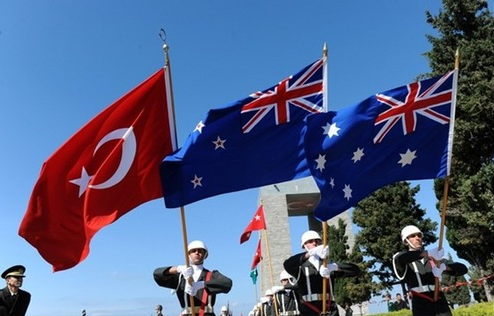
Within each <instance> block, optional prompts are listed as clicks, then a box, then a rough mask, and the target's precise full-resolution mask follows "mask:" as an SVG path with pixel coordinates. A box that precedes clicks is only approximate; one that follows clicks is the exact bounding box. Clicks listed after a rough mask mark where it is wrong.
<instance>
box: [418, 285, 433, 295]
mask: <svg viewBox="0 0 494 316" xmlns="http://www.w3.org/2000/svg"><path fill="white" fill-rule="evenodd" d="M435 288H436V287H435V286H434V285H422V286H417V287H414V288H412V291H414V292H417V293H424V292H433V291H434V290H435Z"/></svg>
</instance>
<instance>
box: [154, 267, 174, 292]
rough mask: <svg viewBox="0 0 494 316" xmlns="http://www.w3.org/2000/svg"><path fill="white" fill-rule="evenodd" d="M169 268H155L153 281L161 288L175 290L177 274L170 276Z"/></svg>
mask: <svg viewBox="0 0 494 316" xmlns="http://www.w3.org/2000/svg"><path fill="white" fill-rule="evenodd" d="M170 268H171V267H164V268H157V269H155V270H154V273H153V277H154V281H155V282H156V283H157V284H158V285H159V286H162V287H167V288H170V289H176V288H177V286H178V281H179V274H170V273H169V272H168V271H169V270H170Z"/></svg>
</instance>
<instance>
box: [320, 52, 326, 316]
mask: <svg viewBox="0 0 494 316" xmlns="http://www.w3.org/2000/svg"><path fill="white" fill-rule="evenodd" d="M322 55H323V57H324V58H325V59H327V58H328V46H327V45H326V43H324V46H323V50H322ZM326 62H327V60H326V61H325V63H326ZM324 71H326V67H325V69H324ZM323 77H325V73H324V74H323ZM324 84H326V81H324ZM323 89H324V91H323V94H324V100H323V104H324V109H325V110H326V111H327V110H328V108H327V106H328V105H327V95H326V86H324V87H323ZM322 231H323V237H322V243H323V247H326V245H327V238H328V224H327V222H326V221H323V222H322ZM322 264H323V266H326V265H327V258H324V259H323V260H322ZM327 284H328V282H327V280H326V279H325V278H322V311H321V314H322V315H324V314H326V309H327V306H326V305H327V299H326V294H327V292H328V289H327Z"/></svg>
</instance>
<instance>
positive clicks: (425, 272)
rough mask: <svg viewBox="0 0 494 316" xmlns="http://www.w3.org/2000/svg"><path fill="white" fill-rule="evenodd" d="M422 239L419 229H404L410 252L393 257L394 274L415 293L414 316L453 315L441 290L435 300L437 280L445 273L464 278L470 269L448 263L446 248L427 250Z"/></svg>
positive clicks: (409, 227)
mask: <svg viewBox="0 0 494 316" xmlns="http://www.w3.org/2000/svg"><path fill="white" fill-rule="evenodd" d="M422 237H423V234H422V231H421V230H420V229H419V228H418V227H417V226H414V225H408V226H405V227H404V228H403V229H402V230H401V240H402V241H403V244H404V246H405V247H406V248H407V250H405V251H402V252H398V253H396V254H395V255H394V256H393V268H394V272H395V274H396V276H397V278H398V279H399V280H403V281H404V282H405V283H406V284H407V287H408V290H409V291H410V292H411V293H412V314H413V316H451V310H450V309H449V306H448V302H447V300H446V297H445V296H444V293H443V292H441V291H440V289H439V296H438V298H437V300H436V298H435V295H434V293H435V290H436V288H435V278H439V280H441V276H442V274H443V273H445V274H449V275H452V276H460V275H463V274H465V273H467V267H466V266H465V265H464V264H462V263H455V262H446V261H445V260H444V250H443V249H438V248H431V249H429V250H428V251H425V250H424V249H423V243H422Z"/></svg>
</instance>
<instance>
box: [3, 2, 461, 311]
mask: <svg viewBox="0 0 494 316" xmlns="http://www.w3.org/2000/svg"><path fill="white" fill-rule="evenodd" d="M440 6H441V3H440V1H438V0H434V1H432V0H414V1H395V0H387V1H384V0H376V1H291V0H287V1H258V0H254V1H216V0H207V1H154V0H146V1H130V0H122V1H95V0H88V1H61V0H57V1H54V0H47V1H42V2H41V1H25V0H16V1H14V0H11V1H6V0H0V105H1V108H2V114H1V115H0V118H1V124H0V128H1V132H2V133H1V134H2V135H3V137H2V139H1V146H2V148H3V149H2V155H0V159H1V160H0V161H1V163H0V175H1V177H2V180H3V181H2V183H1V184H0V205H1V214H2V216H1V218H2V224H3V225H2V226H3V228H2V230H0V240H1V243H0V245H1V246H0V250H1V252H2V255H0V270H2V271H3V269H4V268H7V267H9V266H11V265H14V264H24V265H25V266H26V267H27V272H26V274H27V278H26V279H25V283H24V289H25V290H28V291H29V292H31V293H32V295H33V298H32V302H31V306H30V308H29V315H31V316H58V315H64V316H70V315H80V313H81V310H82V309H86V310H87V315H88V316H117V315H118V316H133V315H136V316H137V315H141V316H142V315H151V314H152V313H153V307H154V305H156V304H162V305H164V307H165V310H164V311H165V315H178V312H179V305H178V302H177V301H176V298H175V297H174V296H172V295H171V294H170V291H169V290H166V289H163V288H160V287H158V286H157V285H156V284H155V283H154V281H153V279H152V272H153V270H154V269H155V268H156V267H159V266H165V265H174V264H182V263H183V262H184V254H183V250H182V247H183V246H182V232H181V225H180V213H179V211H178V210H177V209H166V208H165V207H164V203H163V201H162V200H161V199H159V200H155V201H151V202H148V203H146V204H144V205H141V206H139V207H138V208H136V209H134V210H133V211H131V212H130V213H128V214H127V215H125V216H124V217H122V218H121V219H120V220H118V221H117V222H115V223H114V224H112V225H110V226H108V227H105V228H103V229H102V230H101V231H100V232H99V233H98V234H96V236H95V237H94V238H93V240H92V242H91V252H90V254H89V257H88V258H87V259H86V260H85V261H83V262H82V263H80V264H79V265H77V266H76V267H74V268H72V269H70V270H66V271H61V272H57V273H53V272H52V269H51V265H49V264H48V263H47V262H45V261H44V260H43V259H42V258H41V256H39V254H38V252H37V251H36V249H34V248H33V247H32V246H31V245H29V244H28V243H27V242H26V241H25V240H24V239H22V238H21V237H19V236H18V234H17V230H18V227H19V224H20V222H21V219H22V217H23V215H24V213H25V210H26V206H27V202H28V199H29V196H30V194H31V190H32V188H33V186H34V183H35V182H36V180H37V177H38V174H39V171H40V168H41V165H42V163H43V162H44V161H45V160H46V159H47V158H48V157H49V156H50V155H51V154H52V153H53V152H54V151H55V150H56V149H57V148H58V147H59V146H61V145H62V144H63V143H64V142H65V141H66V140H67V139H68V138H69V137H70V136H71V135H72V134H74V133H75V132H76V131H77V130H79V128H80V127H82V126H83V125H84V124H85V123H86V122H87V121H89V120H90V119H91V118H92V117H94V116H95V115H96V114H98V113H99V112H100V111H102V110H103V109H104V108H106V107H107V106H109V105H110V104H111V103H113V102H114V101H115V100H117V99H118V98H119V97H121V96H122V95H123V94H125V93H126V92H128V91H129V90H131V89H132V88H133V87H135V86H136V85H137V84H139V83H140V82H142V81H143V80H145V79H146V78H148V77H149V76H150V75H151V74H153V73H154V72H155V71H156V70H157V69H159V68H160V67H162V66H163V59H164V57H163V51H162V44H163V43H162V41H161V39H160V38H159V36H158V33H159V30H160V29H161V28H164V29H166V32H167V43H168V45H169V47H170V58H171V64H172V80H173V89H174V96H175V107H176V119H177V132H178V138H179V144H182V143H183V141H184V140H185V138H186V137H187V135H188V134H189V133H190V132H191V131H192V130H193V129H194V127H195V125H196V124H197V122H198V121H200V120H201V119H203V118H204V116H205V114H206V112H207V111H208V110H209V109H211V108H217V107H222V106H223V105H225V104H227V103H229V102H230V101H234V100H237V99H240V98H243V97H245V96H247V95H248V94H250V93H252V92H254V91H257V90H263V89H265V88H268V87H270V86H272V85H273V84H275V83H277V82H278V81H280V80H281V79H284V78H285V77H287V76H288V75H291V74H292V73H295V72H297V71H298V70H300V69H302V68H303V67H304V66H306V65H307V64H309V63H310V62H312V61H314V60H315V59H317V58H319V57H320V56H321V54H322V47H323V44H324V43H325V42H326V43H327V44H328V47H329V59H328V105H329V108H330V109H338V108H342V107H345V106H348V105H351V104H353V103H355V102H357V101H360V100H362V99H364V98H367V97H368V96H369V95H371V94H373V93H376V92H380V91H385V90H388V89H391V88H394V87H397V86H401V85H403V84H407V83H409V82H412V81H413V80H414V79H415V78H416V76H418V75H419V74H421V73H425V72H428V71H429V68H428V63H427V60H426V59H425V57H424V56H423V53H424V52H426V51H428V50H429V49H430V45H429V43H428V42H427V40H426V38H425V35H426V34H433V33H434V31H433V30H432V29H431V27H430V26H429V25H428V24H426V22H425V11H426V10H430V11H432V12H433V13H437V12H438V10H439V7H440ZM452 66H453V65H452ZM420 184H421V188H422V190H421V192H420V194H419V196H418V197H417V198H418V202H419V203H420V204H421V205H422V207H424V208H426V209H427V213H428V216H430V217H431V218H433V219H434V220H436V221H439V218H438V215H437V211H436V210H435V207H434V204H435V198H434V196H433V194H432V181H423V182H420ZM258 193H259V192H258V190H257V189H252V190H246V191H242V192H236V193H230V194H226V195H222V196H218V197H213V198H210V199H207V200H203V201H200V202H196V203H194V204H192V205H189V206H187V207H186V208H185V214H186V224H187V234H188V239H189V240H193V239H202V240H204V241H205V242H206V244H207V245H208V247H209V249H210V256H209V258H208V259H207V262H206V266H207V267H210V268H216V269H219V270H220V271H221V272H222V273H224V274H225V275H227V276H229V277H231V278H232V279H233V281H234V287H233V289H232V291H231V292H230V293H229V294H228V295H222V296H219V297H218V301H217V304H216V305H217V306H216V308H217V310H219V308H220V307H221V305H224V304H226V303H229V304H230V307H231V308H232V309H233V311H234V313H235V314H236V315H240V313H243V314H244V315H246V314H247V313H248V311H249V310H250V309H251V307H252V306H253V305H254V303H255V291H254V287H253V285H252V282H251V279H250V278H249V272H250V264H251V261H252V255H253V254H254V252H255V247H256V243H255V242H253V241H251V242H248V243H246V244H243V245H239V237H240V235H241V233H242V232H243V230H244V228H245V227H246V225H247V224H248V223H249V221H250V219H251V218H252V215H253V214H254V212H255V210H256V209H257V197H258ZM305 225H306V224H305V221H295V220H293V221H292V222H291V228H292V241H293V242H292V243H293V246H292V249H295V250H294V251H298V249H299V248H298V242H299V236H300V234H301V233H302V232H303V231H305V230H306V228H307V227H306V226H305ZM268 229H269V228H268ZM446 245H447V243H446ZM447 250H448V248H447ZM384 310H385V308H384V305H383V304H371V311H372V312H378V311H384Z"/></svg>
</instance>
